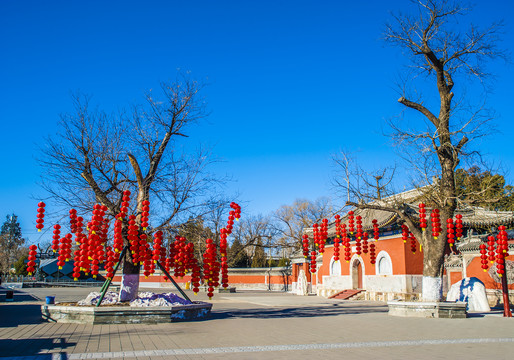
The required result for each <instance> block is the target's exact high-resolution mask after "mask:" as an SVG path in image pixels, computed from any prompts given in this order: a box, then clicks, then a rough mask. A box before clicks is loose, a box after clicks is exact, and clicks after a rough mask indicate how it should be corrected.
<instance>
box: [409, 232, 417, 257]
mask: <svg viewBox="0 0 514 360" xmlns="http://www.w3.org/2000/svg"><path fill="white" fill-rule="evenodd" d="M409 238H410V250H411V251H412V253H413V254H415V253H416V237H415V236H414V234H413V233H411V232H409Z"/></svg>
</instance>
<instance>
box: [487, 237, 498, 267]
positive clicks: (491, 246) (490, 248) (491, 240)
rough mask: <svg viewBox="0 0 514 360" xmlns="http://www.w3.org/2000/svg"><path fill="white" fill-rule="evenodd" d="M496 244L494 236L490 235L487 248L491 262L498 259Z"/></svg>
mask: <svg viewBox="0 0 514 360" xmlns="http://www.w3.org/2000/svg"><path fill="white" fill-rule="evenodd" d="M494 245H495V239H494V236H488V237H487V250H488V252H487V255H489V256H488V260H489V261H490V262H491V264H492V263H494V261H495V260H496V255H495V251H494Z"/></svg>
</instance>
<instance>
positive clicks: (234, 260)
mask: <svg viewBox="0 0 514 360" xmlns="http://www.w3.org/2000/svg"><path fill="white" fill-rule="evenodd" d="M249 265H250V257H249V256H248V254H247V252H246V249H245V247H244V246H243V244H241V242H240V241H239V239H238V238H235V239H234V242H233V243H232V246H231V247H230V249H229V250H228V266H229V267H234V268H247V267H248V266H249Z"/></svg>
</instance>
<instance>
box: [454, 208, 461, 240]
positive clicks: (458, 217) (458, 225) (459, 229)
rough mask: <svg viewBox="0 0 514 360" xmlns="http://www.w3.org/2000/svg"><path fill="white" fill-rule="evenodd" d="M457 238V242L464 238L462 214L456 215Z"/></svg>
mask: <svg viewBox="0 0 514 360" xmlns="http://www.w3.org/2000/svg"><path fill="white" fill-rule="evenodd" d="M455 218H456V219H455V237H456V238H457V240H460V238H461V237H462V226H463V225H462V215H461V214H457V215H455Z"/></svg>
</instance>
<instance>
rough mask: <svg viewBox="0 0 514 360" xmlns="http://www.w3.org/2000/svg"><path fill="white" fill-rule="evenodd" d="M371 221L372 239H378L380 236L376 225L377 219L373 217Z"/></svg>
mask: <svg viewBox="0 0 514 360" xmlns="http://www.w3.org/2000/svg"><path fill="white" fill-rule="evenodd" d="M371 222H372V223H373V239H375V241H378V239H379V238H380V229H379V227H378V221H377V219H373V220H372V221H371Z"/></svg>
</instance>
